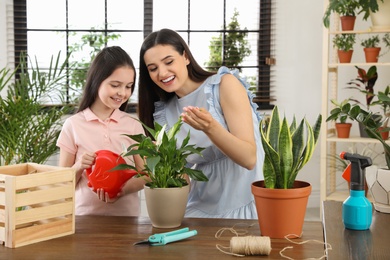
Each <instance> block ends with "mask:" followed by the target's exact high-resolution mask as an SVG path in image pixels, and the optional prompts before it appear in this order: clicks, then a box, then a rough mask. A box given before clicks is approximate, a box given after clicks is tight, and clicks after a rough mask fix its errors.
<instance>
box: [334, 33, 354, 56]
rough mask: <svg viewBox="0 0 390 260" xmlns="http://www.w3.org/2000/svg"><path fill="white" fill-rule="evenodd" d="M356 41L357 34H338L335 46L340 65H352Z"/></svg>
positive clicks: (335, 38)
mask: <svg viewBox="0 0 390 260" xmlns="http://www.w3.org/2000/svg"><path fill="white" fill-rule="evenodd" d="M355 41H356V35H355V34H345V33H343V34H336V35H335V37H334V38H333V46H334V47H336V48H337V54H338V57H339V61H340V63H350V62H351V59H352V54H353V45H354V43H355Z"/></svg>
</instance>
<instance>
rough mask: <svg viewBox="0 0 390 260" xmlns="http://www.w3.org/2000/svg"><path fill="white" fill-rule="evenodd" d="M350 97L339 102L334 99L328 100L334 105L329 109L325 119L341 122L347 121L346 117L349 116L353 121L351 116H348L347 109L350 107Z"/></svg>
mask: <svg viewBox="0 0 390 260" xmlns="http://www.w3.org/2000/svg"><path fill="white" fill-rule="evenodd" d="M349 101H350V99H344V100H343V101H341V102H338V101H337V100H335V99H332V100H331V101H330V102H331V103H332V104H333V105H334V106H335V107H334V108H333V109H332V110H331V111H330V115H329V116H328V118H327V119H326V122H328V121H335V122H339V123H341V124H345V123H347V119H348V118H350V119H351V120H352V121H353V118H351V117H349V116H348V113H349V111H350V110H351V108H352V105H351V103H349Z"/></svg>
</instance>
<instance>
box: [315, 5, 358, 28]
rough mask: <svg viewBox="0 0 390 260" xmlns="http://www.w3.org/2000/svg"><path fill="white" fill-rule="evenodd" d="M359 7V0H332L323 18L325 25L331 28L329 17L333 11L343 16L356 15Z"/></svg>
mask: <svg viewBox="0 0 390 260" xmlns="http://www.w3.org/2000/svg"><path fill="white" fill-rule="evenodd" d="M359 9H360V4H359V0H330V1H329V5H328V7H327V8H326V11H325V13H324V16H323V18H322V21H323V23H324V26H325V27H326V28H329V25H330V21H329V19H330V15H331V14H332V13H338V14H340V15H341V16H356V14H357V13H358V12H359Z"/></svg>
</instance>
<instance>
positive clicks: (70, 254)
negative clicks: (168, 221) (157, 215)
mask: <svg viewBox="0 0 390 260" xmlns="http://www.w3.org/2000/svg"><path fill="white" fill-rule="evenodd" d="M234 225H236V227H235V228H236V229H246V228H247V227H249V226H250V225H252V226H251V227H249V228H248V234H246V236H249V235H252V236H260V229H259V225H258V221H257V220H241V219H206V218H185V219H184V220H183V223H182V226H181V227H178V228H175V229H179V228H183V227H189V229H190V230H193V229H195V230H197V231H198V234H197V235H196V236H194V237H191V238H188V239H186V240H182V241H179V242H174V243H170V244H167V245H165V246H147V245H138V246H133V243H134V242H137V241H139V240H143V239H145V238H147V237H149V236H150V235H152V234H155V233H163V232H168V231H171V230H174V229H156V228H153V227H152V225H151V223H150V220H149V218H147V217H108V216H76V232H75V234H72V235H68V236H64V237H60V238H55V239H51V240H48V241H43V242H39V243H35V244H31V245H26V246H22V247H18V248H13V249H12V248H7V247H5V246H1V245H0V259H50V260H52V259H55V260H59V259H129V258H131V259H145V258H147V259H160V260H162V259H213V260H217V259H227V258H228V259H229V258H231V259H233V258H235V259H237V258H236V257H235V256H231V255H226V254H224V253H222V252H220V251H219V250H218V249H217V248H216V245H217V244H220V245H222V246H226V247H229V245H230V239H231V237H233V236H234V235H233V234H232V233H230V232H227V231H225V232H224V233H223V234H222V236H221V238H220V239H216V238H215V234H216V233H217V231H218V230H220V229H221V228H231V227H233V226H234ZM305 240H320V241H323V233H322V225H321V222H305V223H304V227H303V234H302V237H301V238H296V239H293V241H294V242H297V243H299V242H302V241H305ZM287 246H292V247H293V248H292V249H288V250H285V251H284V252H283V254H284V255H286V256H288V257H291V258H294V259H303V258H310V257H312V258H319V257H321V256H322V255H323V254H324V246H323V244H318V243H313V244H311V243H305V244H302V245H298V244H292V243H291V242H289V241H288V240H286V239H271V247H272V250H271V254H270V255H269V256H262V257H261V258H262V259H280V258H281V256H280V255H279V252H280V251H281V250H282V249H284V248H285V247H287Z"/></svg>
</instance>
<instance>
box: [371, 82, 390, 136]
mask: <svg viewBox="0 0 390 260" xmlns="http://www.w3.org/2000/svg"><path fill="white" fill-rule="evenodd" d="M378 95H380V96H381V99H379V98H378V100H375V101H373V102H372V106H374V105H378V106H380V107H381V110H382V114H383V118H384V119H383V120H382V126H381V127H380V128H379V130H380V133H381V135H382V139H383V140H387V139H388V138H389V131H390V128H389V118H390V112H389V111H388V110H389V108H390V107H389V104H388V102H384V101H383V100H384V99H385V98H384V97H390V85H389V86H387V87H386V89H385V90H384V91H383V92H381V91H379V92H378ZM373 116H374V115H373Z"/></svg>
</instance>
